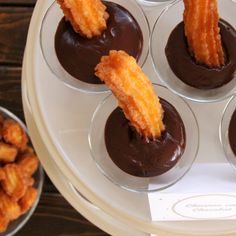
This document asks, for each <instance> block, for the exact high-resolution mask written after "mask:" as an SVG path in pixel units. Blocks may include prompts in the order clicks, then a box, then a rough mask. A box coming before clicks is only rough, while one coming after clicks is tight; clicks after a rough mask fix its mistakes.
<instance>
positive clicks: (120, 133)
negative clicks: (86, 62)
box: [88, 50, 199, 192]
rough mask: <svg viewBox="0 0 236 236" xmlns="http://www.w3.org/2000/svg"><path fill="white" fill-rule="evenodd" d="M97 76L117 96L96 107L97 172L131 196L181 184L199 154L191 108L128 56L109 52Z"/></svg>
mask: <svg viewBox="0 0 236 236" xmlns="http://www.w3.org/2000/svg"><path fill="white" fill-rule="evenodd" d="M95 71H96V75H97V76H98V77H99V78H100V79H101V80H102V81H104V82H105V84H106V85H107V86H108V87H109V88H110V89H111V91H112V93H113V95H109V96H108V97H106V98H105V99H104V100H103V101H102V102H101V103H100V105H99V106H98V107H97V109H96V111H95V113H94V115H93V118H92V122H91V126H90V131H89V136H88V138H89V144H90V151H91V155H92V156H93V158H94V160H95V163H96V164H97V166H98V168H99V169H100V170H101V172H102V173H103V174H104V175H105V176H106V177H107V178H108V179H110V180H111V181H112V182H113V183H114V184H116V185H118V186H120V187H122V188H124V189H128V190H130V191H136V192H152V191H157V190H161V189H164V188H167V187H168V186H170V185H172V184H174V183H176V182H177V181H178V180H179V179H180V178H181V177H182V176H183V175H184V174H185V173H186V172H187V171H188V170H189V169H190V167H191V165H192V163H193V161H194V160H195V158H196V155H197V152H198V145H199V130H198V124H197V121H196V118H195V115H194V113H193V112H192V110H191V108H190V107H189V106H188V104H187V103H186V102H185V101H184V100H183V99H182V98H180V97H178V96H176V95H175V94H173V93H171V92H170V91H169V90H168V89H167V88H165V87H163V86H161V85H157V84H152V83H151V81H150V80H149V78H148V77H147V76H146V75H145V74H144V72H143V71H142V69H141V68H140V67H139V66H138V64H137V62H136V60H135V58H133V57H132V56H130V55H128V54H127V53H126V52H124V51H115V50H112V51H110V53H109V55H107V56H103V57H102V59H101V62H100V63H99V64H98V65H97V66H96V68H95ZM157 95H158V96H159V97H158V96H157Z"/></svg>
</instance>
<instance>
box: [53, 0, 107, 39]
mask: <svg viewBox="0 0 236 236" xmlns="http://www.w3.org/2000/svg"><path fill="white" fill-rule="evenodd" d="M57 2H58V3H59V4H60V6H61V9H62V10H63V12H64V15H65V18H66V19H67V20H69V21H70V23H71V25H72V26H73V28H74V30H75V31H76V32H77V33H80V34H81V35H82V36H84V37H87V38H92V37H94V36H99V35H101V34H102V32H103V31H104V30H105V29H106V28H107V24H106V20H107V19H108V18H109V14H108V13H107V12H106V6H105V5H104V4H103V3H102V1H101V0H57Z"/></svg>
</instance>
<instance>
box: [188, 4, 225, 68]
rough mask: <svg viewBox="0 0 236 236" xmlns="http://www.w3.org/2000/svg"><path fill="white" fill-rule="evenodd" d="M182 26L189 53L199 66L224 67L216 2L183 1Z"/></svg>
mask: <svg viewBox="0 0 236 236" xmlns="http://www.w3.org/2000/svg"><path fill="white" fill-rule="evenodd" d="M184 5H185V10H184V24H185V35H186V37H187V41H188V46H189V50H190V53H191V54H193V56H194V58H195V60H196V62H197V63H199V64H205V65H207V66H209V67H220V66H222V65H224V63H225V62H224V51H223V47H222V42H221V35H220V28H219V26H218V22H219V15H218V9H217V0H194V1H193V0H184Z"/></svg>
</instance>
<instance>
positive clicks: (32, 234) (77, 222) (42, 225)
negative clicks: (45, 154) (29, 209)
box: [16, 194, 108, 236]
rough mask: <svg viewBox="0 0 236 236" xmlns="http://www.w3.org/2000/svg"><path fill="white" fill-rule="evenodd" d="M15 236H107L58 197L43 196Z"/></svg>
mask: <svg viewBox="0 0 236 236" xmlns="http://www.w3.org/2000/svg"><path fill="white" fill-rule="evenodd" d="M16 235H17V236H26V235H29V236H42V235H45V236H46V235H50V236H56V235H60V236H105V235H108V234H106V233H104V232H102V231H101V230H100V229H98V228H97V227H95V226H94V225H93V224H91V223H90V222H88V221H87V220H86V219H85V218H84V217H83V216H81V215H80V214H79V213H77V212H76V211H75V210H74V209H73V208H72V207H71V206H70V205H69V204H68V203H67V202H66V201H65V200H64V198H62V197H61V196H60V195H48V194H43V195H42V197H41V200H40V203H39V205H38V207H37V209H36V211H35V213H34V215H33V216H32V218H31V219H30V220H29V222H28V223H27V225H26V226H25V227H24V228H23V229H22V230H21V231H20V232H19V233H17V234H16Z"/></svg>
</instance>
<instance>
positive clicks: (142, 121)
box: [95, 51, 164, 139]
mask: <svg viewBox="0 0 236 236" xmlns="http://www.w3.org/2000/svg"><path fill="white" fill-rule="evenodd" d="M95 70H96V73H95V74H96V76H98V77H99V78H100V79H101V80H102V81H104V82H105V83H106V85H107V86H108V87H109V88H110V89H111V90H112V92H113V94H114V95H115V96H116V98H117V99H118V101H119V106H120V107H121V108H122V109H123V112H124V114H125V116H126V118H127V119H128V120H129V121H130V123H131V125H132V126H134V127H135V128H136V130H137V132H138V133H139V134H140V135H142V136H144V137H145V138H149V139H155V138H159V137H160V136H161V132H162V131H163V130H164V124H163V121H162V119H163V110H162V106H161V104H160V102H159V98H158V97H157V96H156V94H155V91H154V89H153V86H152V84H151V82H150V80H149V79H148V77H147V76H146V75H145V74H144V73H143V71H142V69H141V68H140V67H139V66H138V64H137V62H136V60H135V59H134V58H133V57H131V56H129V55H128V54H127V53H125V52H124V51H110V53H109V56H104V57H102V59H101V62H100V63H99V64H98V65H97V66H96V69H95Z"/></svg>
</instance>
